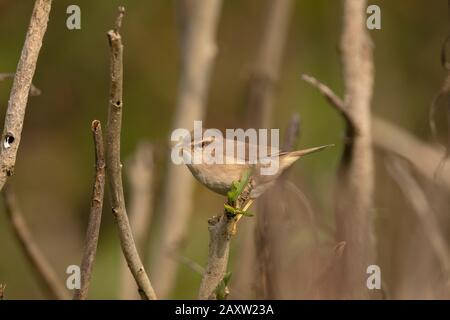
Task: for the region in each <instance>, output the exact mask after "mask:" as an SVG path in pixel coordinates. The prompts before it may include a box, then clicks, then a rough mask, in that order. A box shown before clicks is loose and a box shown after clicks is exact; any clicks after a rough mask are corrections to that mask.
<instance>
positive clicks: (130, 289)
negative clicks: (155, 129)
mask: <svg viewBox="0 0 450 320" xmlns="http://www.w3.org/2000/svg"><path fill="white" fill-rule="evenodd" d="M127 168H128V169H127V177H128V181H129V185H130V207H129V208H130V210H129V216H130V225H131V229H132V230H133V235H134V239H135V240H136V245H137V248H138V251H139V252H140V253H141V254H142V253H143V252H144V250H145V240H146V239H147V233H148V230H149V227H150V223H151V219H152V215H153V206H152V202H153V190H152V186H153V170H154V168H153V146H152V145H151V144H150V143H148V142H141V143H139V145H138V147H137V149H136V151H135V153H134V154H133V156H132V158H131V159H130V161H127ZM120 287H121V289H120V294H121V297H122V298H123V299H136V298H137V292H136V283H135V281H134V279H133V277H132V275H131V274H130V272H129V270H128V267H127V264H126V261H125V260H123V261H122V264H121V286H120Z"/></svg>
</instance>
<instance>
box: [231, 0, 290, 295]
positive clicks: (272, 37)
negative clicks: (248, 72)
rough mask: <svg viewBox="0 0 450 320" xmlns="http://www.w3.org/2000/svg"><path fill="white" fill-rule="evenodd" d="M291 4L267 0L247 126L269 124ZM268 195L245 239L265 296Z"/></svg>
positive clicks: (270, 277)
mask: <svg viewBox="0 0 450 320" xmlns="http://www.w3.org/2000/svg"><path fill="white" fill-rule="evenodd" d="M293 4H294V3H293V1H292V0H280V1H271V0H269V1H266V7H267V14H266V19H265V20H264V21H265V28H264V32H263V34H262V39H261V44H260V47H259V50H258V53H257V54H258V57H257V63H256V65H255V67H254V71H253V75H252V77H251V79H250V83H249V100H248V106H247V117H246V118H247V122H248V124H249V126H252V127H259V128H269V127H270V126H271V119H272V113H273V107H274V100H275V96H276V95H275V94H276V84H277V82H278V78H279V74H280V67H281V61H282V57H283V53H284V47H285V42H286V39H287V36H288V30H289V24H290V19H291V16H292V11H293V10H292V9H293ZM267 197H268V195H267V194H265V195H262V196H261V197H260V199H259V204H258V207H257V210H258V213H257V214H256V220H257V221H256V226H255V228H254V236H253V237H247V239H246V240H247V241H256V243H255V251H256V252H255V254H256V259H257V263H255V264H254V265H257V266H258V267H257V270H258V271H257V272H256V273H254V274H253V277H254V278H255V280H256V283H255V284H256V292H257V295H258V296H259V297H261V298H266V299H267V298H270V297H273V296H274V294H275V293H274V292H275V289H274V286H275V285H274V283H275V282H276V280H275V277H276V274H275V272H273V271H274V267H275V265H274V263H275V262H274V261H272V253H273V252H272V250H273V246H271V244H270V242H271V241H272V240H273V238H271V236H270V234H271V233H273V231H274V230H273V225H271V222H270V221H271V219H272V212H270V210H269V209H267V207H266V206H265V205H264V204H267V201H270V200H268V198H267ZM248 228H250V226H248ZM249 247H250V246H249V245H243V248H249ZM247 259H249V258H247ZM240 272H243V271H242V270H241V271H240Z"/></svg>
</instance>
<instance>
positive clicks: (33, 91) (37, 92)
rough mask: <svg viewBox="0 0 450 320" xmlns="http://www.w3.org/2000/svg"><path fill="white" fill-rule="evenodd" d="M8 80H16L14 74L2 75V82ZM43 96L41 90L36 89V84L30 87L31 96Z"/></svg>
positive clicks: (0, 78)
mask: <svg viewBox="0 0 450 320" xmlns="http://www.w3.org/2000/svg"><path fill="white" fill-rule="evenodd" d="M6 79H14V73H0V81H4V80H6ZM40 94H41V90H39V89H38V88H36V87H35V86H34V84H31V86H30V96H32V97H33V96H39V95H40Z"/></svg>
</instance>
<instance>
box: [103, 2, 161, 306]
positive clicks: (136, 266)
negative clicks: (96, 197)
mask: <svg viewBox="0 0 450 320" xmlns="http://www.w3.org/2000/svg"><path fill="white" fill-rule="evenodd" d="M124 12H125V9H124V8H123V7H119V15H118V17H117V21H116V25H115V29H113V30H110V31H109V32H108V39H109V46H110V50H111V91H110V97H109V109H108V126H107V131H106V172H107V175H108V181H109V191H110V196H111V207H112V212H113V215H114V218H115V220H116V223H117V228H118V232H119V239H120V245H121V247H122V251H123V254H124V256H125V259H126V261H127V264H128V267H129V268H130V271H131V273H132V274H133V277H134V279H135V281H136V283H137V285H138V288H139V293H140V295H141V296H142V298H143V299H156V295H155V292H154V290H153V287H152V285H151V283H150V280H149V278H148V276H147V273H146V272H145V269H144V266H143V264H142V261H141V258H140V257H139V254H138V252H137V249H136V244H135V242H134V239H133V234H132V231H131V227H130V222H129V221H128V216H127V212H126V207H125V198H124V194H123V185H122V164H121V162H120V133H121V128H122V108H123V101H122V85H123V45H122V38H121V36H120V34H119V29H120V26H121V24H122V18H123V15H124Z"/></svg>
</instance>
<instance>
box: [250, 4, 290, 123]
mask: <svg viewBox="0 0 450 320" xmlns="http://www.w3.org/2000/svg"><path fill="white" fill-rule="evenodd" d="M293 4H294V1H292V0H279V1H271V0H268V1H266V6H267V18H266V19H265V20H264V21H265V27H264V31H263V33H262V38H261V44H260V47H259V50H258V57H257V59H256V65H255V67H254V70H253V73H252V77H251V78H250V83H249V91H248V97H249V101H248V106H247V117H246V119H247V121H248V122H249V126H250V127H263V128H268V127H270V120H271V118H272V111H273V104H274V103H273V102H274V99H275V92H276V90H275V89H276V84H277V82H278V77H279V73H280V67H281V61H282V58H283V53H284V44H285V42H286V39H287V35H288V30H289V24H290V20H291V19H290V18H291V15H292V12H293V10H292V8H293Z"/></svg>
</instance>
